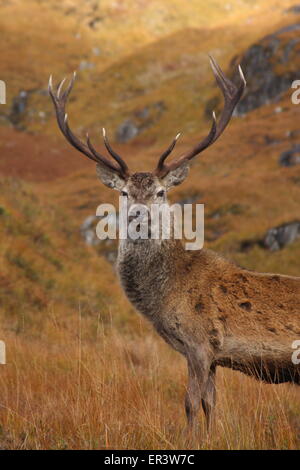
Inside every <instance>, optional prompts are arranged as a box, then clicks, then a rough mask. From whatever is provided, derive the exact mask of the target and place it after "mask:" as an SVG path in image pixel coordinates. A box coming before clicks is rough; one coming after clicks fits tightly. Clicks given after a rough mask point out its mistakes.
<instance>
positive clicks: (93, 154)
mask: <svg viewBox="0 0 300 470" xmlns="http://www.w3.org/2000/svg"><path fill="white" fill-rule="evenodd" d="M75 78H76V72H74V74H73V77H72V79H71V81H70V83H69V85H68V86H67V88H66V89H65V91H63V92H62V89H63V85H64V83H65V81H66V79H65V78H64V79H63V80H62V81H61V82H60V84H59V85H58V87H57V90H56V92H55V91H54V89H53V83H52V76H50V78H49V87H48V89H49V94H50V96H51V98H52V101H53V104H54V107H55V111H56V118H57V122H58V125H59V128H60V130H61V132H62V133H63V135H64V136H65V137H66V139H67V140H68V142H70V144H71V145H72V146H73V147H75V148H76V149H77V150H79V152H81V153H83V154H84V155H86V156H87V157H88V158H90V159H91V160H93V161H94V162H96V163H100V164H101V165H105V166H106V167H108V168H110V169H111V170H113V171H115V172H117V173H118V174H119V175H120V176H121V177H122V178H125V179H126V178H128V176H129V169H128V166H127V165H126V163H125V162H124V160H122V158H121V157H120V156H119V155H118V154H116V153H115V152H114V151H113V150H112V148H111V147H110V145H109V143H108V140H107V138H106V135H105V131H104V129H103V137H104V143H105V146H106V148H107V149H108V151H109V153H110V154H111V156H112V157H113V158H114V160H115V161H116V162H117V165H116V164H115V163H114V162H112V161H110V160H109V159H107V158H106V157H104V156H103V155H101V154H100V153H99V152H97V150H96V149H95V148H94V147H93V145H92V143H91V141H90V138H89V136H88V135H87V139H86V144H85V143H84V142H82V141H81V140H80V139H79V138H78V137H77V136H76V135H75V134H74V133H73V132H72V131H71V129H70V127H69V124H68V115H67V114H66V112H65V107H66V103H67V101H68V97H69V95H70V93H71V90H72V88H73V85H74V82H75Z"/></svg>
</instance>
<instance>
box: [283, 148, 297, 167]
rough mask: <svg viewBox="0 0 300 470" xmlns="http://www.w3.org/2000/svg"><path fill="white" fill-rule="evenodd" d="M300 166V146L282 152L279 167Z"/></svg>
mask: <svg viewBox="0 0 300 470" xmlns="http://www.w3.org/2000/svg"><path fill="white" fill-rule="evenodd" d="M299 164H300V145H299V144H297V145H294V147H292V148H291V149H289V150H286V151H284V152H282V154H281V155H280V157H279V165H280V166H283V167H291V166H295V165H299Z"/></svg>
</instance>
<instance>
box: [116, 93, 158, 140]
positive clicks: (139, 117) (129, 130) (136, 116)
mask: <svg viewBox="0 0 300 470" xmlns="http://www.w3.org/2000/svg"><path fill="white" fill-rule="evenodd" d="M165 109H166V107H165V103H164V102H163V101H157V102H155V103H151V104H149V105H147V106H145V107H144V108H142V109H137V110H135V111H134V112H133V114H132V116H131V117H130V118H128V119H126V120H125V121H124V122H123V123H122V124H121V125H120V126H119V127H118V129H117V132H116V139H117V141H118V142H128V141H129V140H131V139H133V138H134V137H136V136H137V135H138V134H140V133H141V132H142V131H144V130H145V129H148V128H149V127H151V126H152V125H153V124H154V123H155V122H157V121H158V120H159V119H160V117H161V115H162V113H163V112H164V111H165Z"/></svg>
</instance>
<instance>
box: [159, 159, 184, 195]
mask: <svg viewBox="0 0 300 470" xmlns="http://www.w3.org/2000/svg"><path fill="white" fill-rule="evenodd" d="M189 169H190V167H189V164H188V163H187V162H185V163H184V164H183V165H181V166H180V167H178V168H175V169H174V170H170V171H169V173H168V174H167V175H166V176H164V177H163V178H162V179H161V181H162V183H163V184H164V186H165V188H166V190H167V191H168V190H169V189H170V188H172V186H178V185H179V184H181V183H182V182H183V181H184V180H185V178H186V177H187V175H188V174H189Z"/></svg>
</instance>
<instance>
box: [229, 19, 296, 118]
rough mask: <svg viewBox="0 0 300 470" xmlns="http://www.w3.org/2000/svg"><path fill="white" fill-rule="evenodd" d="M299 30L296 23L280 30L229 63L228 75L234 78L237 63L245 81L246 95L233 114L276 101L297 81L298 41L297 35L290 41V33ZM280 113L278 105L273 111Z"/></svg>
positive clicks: (246, 111) (244, 112)
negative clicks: (230, 68)
mask: <svg viewBox="0 0 300 470" xmlns="http://www.w3.org/2000/svg"><path fill="white" fill-rule="evenodd" d="M299 29H300V24H298V23H297V24H293V25H289V26H286V27H284V28H281V29H279V30H278V31H276V32H274V33H273V34H271V35H268V36H266V37H264V38H262V39H261V40H260V41H258V42H257V43H255V44H253V45H252V46H251V47H249V49H247V50H246V51H245V52H244V54H243V55H242V56H239V57H235V58H234V59H233V60H232V63H231V66H232V70H231V73H229V75H231V76H233V77H236V67H237V64H240V65H241V67H242V69H243V72H244V75H245V77H246V80H247V87H246V90H245V94H244V96H243V98H242V100H241V101H240V102H239V103H238V105H237V107H236V109H235V115H237V116H238V115H243V114H246V113H248V112H249V111H251V110H253V109H256V108H258V107H260V106H262V105H264V104H267V103H272V102H276V101H278V100H279V99H280V96H281V94H282V93H283V92H285V91H286V90H288V89H289V88H290V87H291V83H292V82H293V81H294V80H296V79H297V78H299V73H298V68H299V67H297V64H296V59H295V57H297V50H298V43H299V42H300V38H299V37H297V36H296V34H295V37H294V38H290V33H291V32H293V31H295V32H297V31H298V30H299ZM278 64H280V65H281V67H278ZM283 65H284V67H283ZM281 111H282V110H281V109H280V107H279V106H278V107H277V108H276V109H275V112H281Z"/></svg>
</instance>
